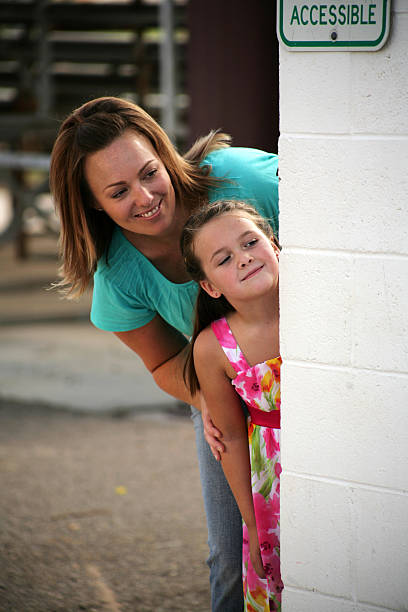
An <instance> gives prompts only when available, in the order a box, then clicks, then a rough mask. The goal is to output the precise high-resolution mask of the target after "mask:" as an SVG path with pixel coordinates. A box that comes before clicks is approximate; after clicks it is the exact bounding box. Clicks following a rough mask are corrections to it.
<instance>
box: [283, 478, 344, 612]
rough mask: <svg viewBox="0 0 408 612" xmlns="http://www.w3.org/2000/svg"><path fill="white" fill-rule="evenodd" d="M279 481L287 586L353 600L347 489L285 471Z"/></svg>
mask: <svg viewBox="0 0 408 612" xmlns="http://www.w3.org/2000/svg"><path fill="white" fill-rule="evenodd" d="M281 478H282V480H281V505H282V512H281V572H282V579H283V583H284V584H285V585H286V586H288V587H294V588H297V589H306V590H309V591H317V592H320V593H326V594H328V595H332V596H335V597H343V598H346V599H349V598H350V597H351V594H352V573H351V557H352V552H353V550H354V543H353V531H352V504H351V499H350V493H349V490H348V489H347V488H346V487H344V486H339V485H337V484H331V483H326V482H319V481H316V480H311V479H307V478H303V477H301V476H297V475H294V474H288V473H285V471H284V472H283V473H282V475H281ZM299 609H305V608H299Z"/></svg>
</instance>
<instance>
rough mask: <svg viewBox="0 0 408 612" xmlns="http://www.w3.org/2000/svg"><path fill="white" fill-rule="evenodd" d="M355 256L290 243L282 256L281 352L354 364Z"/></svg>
mask: <svg viewBox="0 0 408 612" xmlns="http://www.w3.org/2000/svg"><path fill="white" fill-rule="evenodd" d="M352 265H353V262H352V258H351V257H350V256H347V255H342V254H325V255H324V256H322V255H321V254H320V253H316V252H313V251H306V250H305V251H302V252H300V253H298V252H294V251H293V250H290V249H284V250H283V252H282V253H281V257H280V278H281V280H280V283H281V285H280V287H281V319H280V330H281V354H282V356H283V358H284V359H285V360H288V359H301V360H310V361H316V362H323V363H331V364H340V365H350V358H351V343H352V337H351V330H352V327H351V323H352V317H351V314H352V307H353V276H352Z"/></svg>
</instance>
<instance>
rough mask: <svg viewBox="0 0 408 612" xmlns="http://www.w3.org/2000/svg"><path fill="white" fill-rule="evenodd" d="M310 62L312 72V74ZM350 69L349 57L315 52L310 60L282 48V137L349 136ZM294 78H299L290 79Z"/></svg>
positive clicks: (309, 56)
mask: <svg viewBox="0 0 408 612" xmlns="http://www.w3.org/2000/svg"><path fill="white" fill-rule="evenodd" d="M311 59H313V70H310V60H311ZM351 69H352V66H351V58H350V54H348V53H324V52H323V53H322V52H313V54H312V56H311V55H310V53H298V52H296V53H295V52H293V51H288V50H286V49H284V48H283V47H282V45H281V47H280V75H281V78H280V85H279V98H280V107H281V109H282V110H283V112H282V113H281V119H280V130H281V134H286V133H290V134H292V133H297V134H299V133H310V132H311V133H323V134H324V133H330V134H333V133H335V134H345V133H349V132H350V130H351V122H352V118H351V109H350V106H351V96H350V94H351V78H352V77H351ZM294 74H296V78H290V75H294ZM345 83H346V86H345V85H344V84H345ZM347 83H349V85H347Z"/></svg>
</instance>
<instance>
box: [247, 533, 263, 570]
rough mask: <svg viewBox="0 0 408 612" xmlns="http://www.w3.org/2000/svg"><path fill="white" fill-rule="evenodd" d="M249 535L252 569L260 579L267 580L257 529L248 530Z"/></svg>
mask: <svg viewBox="0 0 408 612" xmlns="http://www.w3.org/2000/svg"><path fill="white" fill-rule="evenodd" d="M248 535H249V555H250V558H251V563H252V567H253V568H254V570H255V571H256V573H257V574H258V576H259V577H260V578H264V579H265V578H266V574H265V570H264V567H263V563H262V556H261V551H260V549H259V540H258V533H257V530H256V527H254V528H253V529H252V530H249V529H248Z"/></svg>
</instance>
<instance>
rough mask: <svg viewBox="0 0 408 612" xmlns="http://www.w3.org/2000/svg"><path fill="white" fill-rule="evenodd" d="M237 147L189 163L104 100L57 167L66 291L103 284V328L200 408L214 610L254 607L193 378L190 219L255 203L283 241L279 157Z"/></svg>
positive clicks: (65, 136)
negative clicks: (208, 206) (187, 258)
mask: <svg viewBox="0 0 408 612" xmlns="http://www.w3.org/2000/svg"><path fill="white" fill-rule="evenodd" d="M229 140H230V139H229V137H228V136H226V135H225V134H219V133H216V132H211V133H210V134H209V135H208V136H206V137H204V138H202V139H200V140H199V141H197V142H196V143H195V144H194V145H193V147H192V148H191V149H190V151H189V152H188V153H187V154H186V155H185V156H184V157H181V156H180V155H179V154H178V153H177V151H176V150H175V148H174V147H173V145H172V144H171V142H170V140H169V138H168V137H167V135H166V134H165V132H164V131H163V130H162V129H161V128H160V126H159V125H158V124H157V123H156V122H155V121H154V120H153V119H152V117H151V116H150V115H149V114H147V113H146V112H145V111H143V110H142V109H141V108H140V107H138V106H136V105H134V104H132V103H130V102H128V101H126V100H121V99H118V98H110V97H109V98H99V99H96V100H92V101H90V102H87V103H86V104H84V105H83V106H81V107H80V108H78V109H76V110H75V111H73V112H72V113H71V115H70V116H68V117H67V119H66V120H65V121H64V123H63V124H62V126H61V128H60V131H59V134H58V136H57V139H56V142H55V145H54V148H53V151H52V156H51V168H50V184H51V191H52V193H53V196H54V200H55V204H56V208H57V212H58V214H59V217H60V221H61V252H62V268H61V271H62V280H61V282H60V283H59V286H60V288H61V289H63V290H64V291H65V293H66V294H67V295H68V296H71V297H74V296H78V295H80V294H81V293H82V292H83V291H84V290H85V289H86V287H87V286H88V285H89V283H90V282H91V281H92V280H93V285H94V287H93V302H92V311H91V320H92V322H93V323H94V325H96V326H97V327H99V328H101V329H104V330H107V331H112V332H113V333H115V335H116V336H117V337H118V338H119V339H120V340H121V341H122V342H124V343H125V344H126V345H127V346H129V347H130V348H131V349H132V350H133V351H135V352H136V353H137V354H138V355H139V356H140V357H141V358H142V360H143V362H144V364H145V366H146V367H147V368H148V370H149V371H150V372H151V373H152V376H153V378H154V380H155V381H156V383H157V384H158V386H159V387H160V388H161V389H163V390H164V391H166V392H167V393H169V394H171V395H173V396H174V397H176V398H179V399H180V400H182V401H184V402H187V403H190V404H192V406H195V407H193V408H192V417H193V421H194V427H195V431H196V441H197V451H198V457H199V466H200V475H201V482H202V487H203V496H204V504H205V510H206V516H207V527H208V532H209V547H210V556H209V560H208V564H209V567H210V585H211V599H212V610H213V612H221V611H222V612H229V611H231V612H236V611H237V610H241V609H242V607H243V599H242V581H241V549H242V532H241V531H242V530H241V519H240V514H239V511H238V508H237V506H236V504H235V501H234V498H233V496H232V494H231V492H230V490H229V487H228V485H227V482H226V480H225V478H224V475H223V472H222V469H221V467H220V466H219V464H218V462H217V460H216V459H218V458H219V452H220V451H222V450H223V445H222V443H221V442H220V439H219V438H220V436H221V433H220V432H219V431H218V430H217V429H216V428H214V426H213V425H212V423H211V421H210V419H209V417H208V416H207V412H206V407H205V405H204V404H203V402H202V400H201V397H200V394H197V395H195V396H194V397H191V395H190V393H189V391H188V390H187V388H186V386H185V383H184V380H183V368H184V362H185V356H186V353H187V347H188V340H187V339H186V337H188V336H189V335H191V332H192V319H193V306H194V303H195V299H196V295H197V285H196V283H195V282H194V281H192V280H191V279H190V278H189V277H188V275H187V272H186V270H185V266H184V261H183V258H182V256H181V251H180V245H179V242H180V236H181V230H182V228H183V225H184V223H185V221H186V220H187V218H188V217H189V215H190V212H191V210H192V209H194V208H196V207H198V206H200V203H202V202H206V201H210V202H211V201H215V200H219V199H240V200H247V201H248V200H249V201H250V202H252V203H253V204H254V206H255V207H256V208H257V209H258V210H259V212H261V214H262V215H263V216H265V217H267V218H269V219H270V220H271V224H272V226H273V229H274V231H275V233H276V232H277V218H278V177H277V157H276V155H272V154H270V153H265V152H263V151H258V150H255V149H243V148H234V147H231V148H230V147H229ZM261 203H262V204H261ZM200 410H201V412H200ZM201 414H202V418H201ZM202 421H204V423H205V437H204V433H203V423H202ZM206 441H207V442H208V444H209V445H210V447H211V450H210V447H209V446H208V445H207V443H206ZM211 451H212V452H211Z"/></svg>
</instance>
